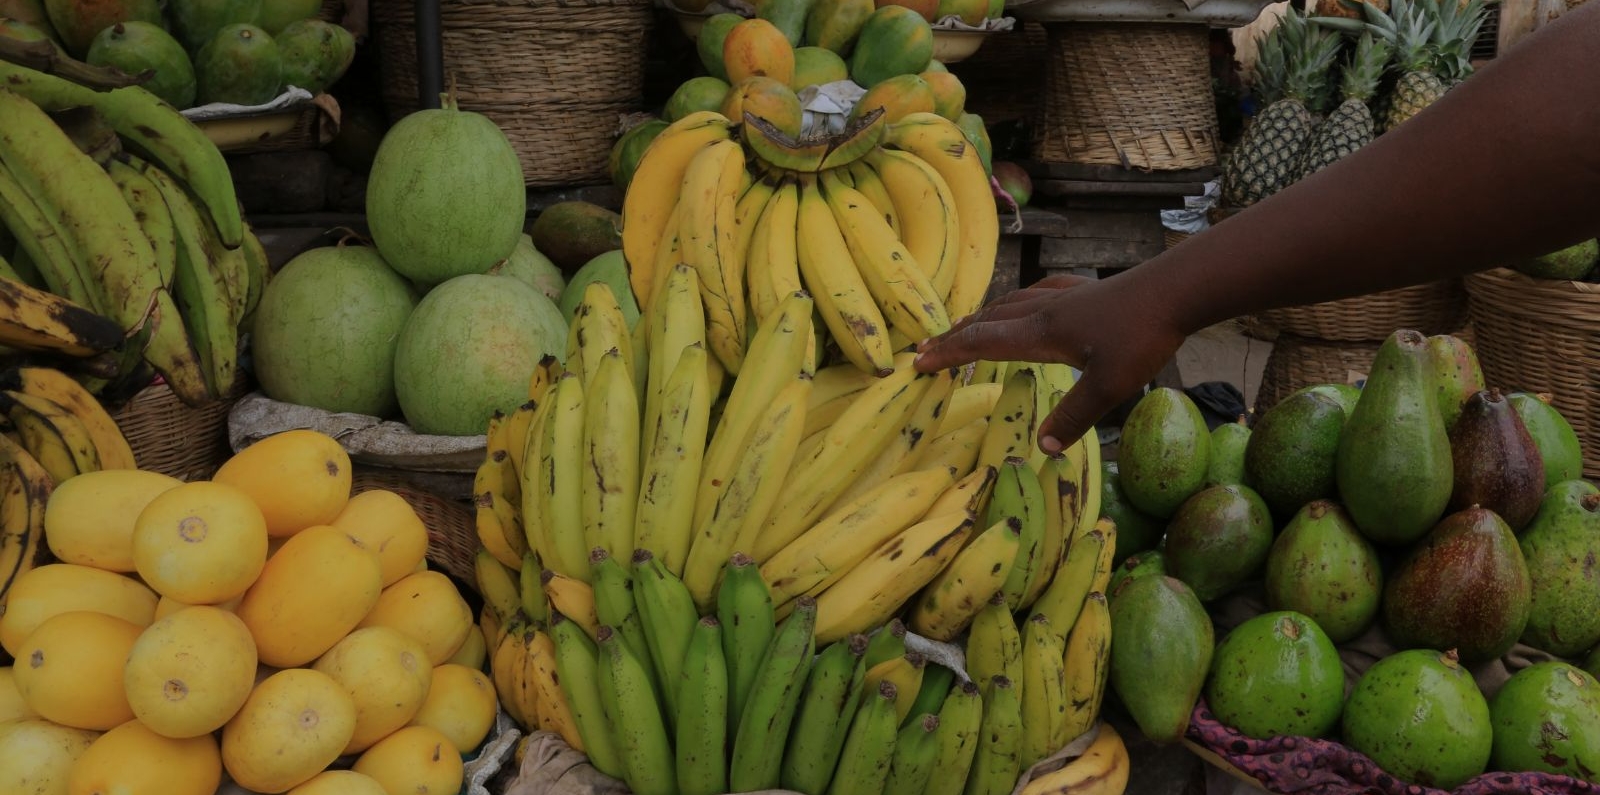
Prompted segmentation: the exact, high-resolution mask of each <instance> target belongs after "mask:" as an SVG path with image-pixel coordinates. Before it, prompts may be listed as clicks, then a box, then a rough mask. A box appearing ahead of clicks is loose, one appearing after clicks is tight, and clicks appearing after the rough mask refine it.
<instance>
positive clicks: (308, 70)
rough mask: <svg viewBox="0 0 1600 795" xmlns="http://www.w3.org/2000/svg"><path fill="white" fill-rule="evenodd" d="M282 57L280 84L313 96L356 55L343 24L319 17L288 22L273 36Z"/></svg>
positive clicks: (325, 87)
mask: <svg viewBox="0 0 1600 795" xmlns="http://www.w3.org/2000/svg"><path fill="white" fill-rule="evenodd" d="M273 41H276V42H277V43H278V50H279V52H280V53H281V54H282V56H283V84H284V85H286V86H298V87H300V88H303V89H305V90H307V91H310V92H311V94H312V95H313V96H315V95H317V94H321V93H322V92H324V91H326V90H328V87H329V86H331V85H333V84H334V83H336V82H338V80H339V78H341V77H344V73H345V71H346V70H348V69H349V68H350V62H351V61H353V60H355V57H356V38H355V36H352V35H350V31H348V30H345V29H344V27H343V26H340V25H334V24H332V23H329V22H323V21H322V20H320V19H302V20H300V21H299V22H291V23H289V24H288V25H287V26H285V27H284V29H283V31H282V32H281V33H278V34H277V35H275V36H273Z"/></svg>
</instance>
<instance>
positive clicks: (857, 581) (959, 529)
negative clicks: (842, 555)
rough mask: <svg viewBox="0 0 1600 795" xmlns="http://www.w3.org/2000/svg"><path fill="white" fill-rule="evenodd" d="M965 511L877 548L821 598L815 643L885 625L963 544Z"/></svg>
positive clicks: (967, 525) (967, 523) (967, 524)
mask: <svg viewBox="0 0 1600 795" xmlns="http://www.w3.org/2000/svg"><path fill="white" fill-rule="evenodd" d="M972 525H973V518H972V514H971V513H969V512H967V511H959V512H953V513H947V514H945V515H943V516H935V517H932V518H929V519H925V520H923V521H921V522H919V523H917V524H914V525H912V526H911V527H908V528H906V529H905V530H904V531H903V532H901V533H899V534H898V535H896V536H895V537H893V538H891V539H889V541H887V542H886V543H884V544H883V545H881V546H879V547H878V548H877V549H876V550H873V552H872V553H871V554H869V555H868V556H867V558H866V559H865V560H863V561H862V562H861V563H860V564H858V565H857V566H856V567H855V568H853V569H851V570H850V571H849V573H847V574H845V575H844V576H843V577H841V578H840V579H839V581H838V582H835V583H834V584H833V585H831V586H829V587H828V589H827V590H825V591H823V592H822V594H821V595H820V596H818V597H817V630H816V631H817V642H818V643H824V644H826V643H832V642H834V641H836V640H839V639H840V638H843V637H845V636H847V635H850V634H851V633H854V632H864V631H866V630H869V629H871V628H873V627H876V626H878V625H880V624H882V623H883V622H884V621H886V620H888V619H889V617H890V616H892V615H893V614H894V612H895V611H896V610H899V609H900V607H901V606H903V605H904V604H905V603H906V600H907V599H909V598H911V596H912V595H913V594H915V593H916V592H917V591H918V590H920V589H921V588H922V586H924V585H927V584H928V581H929V580H931V579H933V577H934V575H936V574H938V573H939V571H940V570H941V569H943V568H944V567H945V566H946V565H947V564H948V563H949V562H950V559H951V558H953V557H955V554H956V552H958V551H959V550H960V549H961V545H962V543H964V542H965V541H966V538H967V536H968V535H969V534H970V533H971V532H972Z"/></svg>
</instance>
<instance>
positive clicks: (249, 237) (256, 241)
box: [239, 224, 272, 328]
mask: <svg viewBox="0 0 1600 795" xmlns="http://www.w3.org/2000/svg"><path fill="white" fill-rule="evenodd" d="M240 248H242V249H244V267H245V278H246V280H247V281H246V284H245V297H244V317H242V318H240V320H239V325H240V327H242V328H248V327H249V326H250V321H251V320H252V319H253V318H254V317H255V314H256V305H257V304H259V303H261V294H262V292H264V291H265V290H266V289H267V281H268V280H270V279H271V278H272V263H270V262H268V261H267V249H266V247H264V246H262V245H261V239H260V238H258V237H256V233H255V230H253V229H251V228H250V225H249V224H246V225H245V228H244V244H243V245H241V246H240Z"/></svg>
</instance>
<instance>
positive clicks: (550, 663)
mask: <svg viewBox="0 0 1600 795" xmlns="http://www.w3.org/2000/svg"><path fill="white" fill-rule="evenodd" d="M526 646H527V651H526V654H527V657H528V662H529V663H530V664H531V668H530V670H529V671H528V674H527V675H528V677H529V678H530V679H531V680H532V681H533V684H534V687H536V688H537V689H538V692H539V705H540V707H541V712H540V713H539V714H540V717H541V719H542V718H545V717H546V716H548V718H549V722H550V723H551V724H552V725H553V726H554V727H555V731H556V733H557V734H559V735H561V739H562V740H564V741H566V743H567V745H570V746H572V749H573V750H575V751H577V752H579V753H585V752H586V751H587V749H586V747H585V746H584V742H583V736H582V734H581V733H580V732H579V731H578V721H577V719H576V718H575V717H573V714H572V709H571V708H570V707H569V706H568V705H567V697H566V694H564V693H562V692H561V685H560V681H561V680H560V677H559V675H558V674H557V673H556V645H555V642H554V641H553V640H551V638H550V635H549V634H548V633H545V632H541V631H539V630H534V631H533V634H532V636H531V637H530V639H529V640H528V641H527V644H526Z"/></svg>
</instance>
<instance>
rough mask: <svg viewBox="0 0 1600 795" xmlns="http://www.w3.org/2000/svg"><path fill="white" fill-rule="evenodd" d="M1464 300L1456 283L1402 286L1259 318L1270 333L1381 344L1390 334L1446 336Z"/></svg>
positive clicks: (1462, 316)
mask: <svg viewBox="0 0 1600 795" xmlns="http://www.w3.org/2000/svg"><path fill="white" fill-rule="evenodd" d="M1466 315H1467V296H1466V293H1465V291H1464V290H1463V289H1462V287H1461V281H1460V280H1459V279H1447V280H1444V281H1438V282H1432V283H1430V284H1422V285H1417V286H1414V287H1402V288H1400V289H1398V290H1386V291H1384V292H1381V293H1373V294H1371V295H1361V296H1356V297H1354V298H1345V299H1342V300H1338V301H1327V302H1324V303H1320V304H1308V305H1306V306H1293V307H1284V308H1282V309H1272V310H1268V311H1266V312H1262V313H1261V320H1262V321H1263V322H1265V323H1267V324H1268V325H1270V326H1272V327H1273V328H1276V329H1278V330H1279V331H1283V332H1286V333H1289V334H1294V335H1296V336H1300V337H1310V338H1313V339H1319V340H1331V341H1335V342H1381V341H1383V340H1385V339H1388V337H1389V335H1390V334H1392V333H1394V330H1395V329H1401V328H1409V329H1416V330H1417V331H1420V332H1422V333H1424V334H1446V333H1449V332H1450V331H1451V330H1453V329H1457V328H1460V327H1461V326H1462V324H1463V323H1464V322H1465V320H1466Z"/></svg>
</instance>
